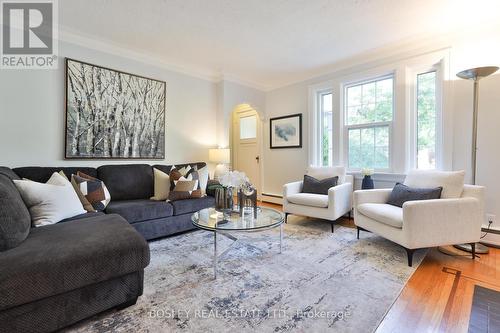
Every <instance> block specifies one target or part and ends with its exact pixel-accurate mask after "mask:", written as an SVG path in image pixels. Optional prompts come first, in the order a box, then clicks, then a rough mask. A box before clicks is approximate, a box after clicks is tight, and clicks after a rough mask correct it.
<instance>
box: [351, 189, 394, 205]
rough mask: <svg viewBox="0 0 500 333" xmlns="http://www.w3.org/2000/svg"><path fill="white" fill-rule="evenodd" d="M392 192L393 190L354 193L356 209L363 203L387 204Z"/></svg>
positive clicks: (358, 191)
mask: <svg viewBox="0 0 500 333" xmlns="http://www.w3.org/2000/svg"><path fill="white" fill-rule="evenodd" d="M391 192H392V189H391V188H381V189H375V190H357V191H354V208H356V207H357V206H358V205H361V204H363V203H387V200H389V196H390V195H391Z"/></svg>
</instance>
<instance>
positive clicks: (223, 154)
mask: <svg viewBox="0 0 500 333" xmlns="http://www.w3.org/2000/svg"><path fill="white" fill-rule="evenodd" d="M208 160H209V161H210V162H212V163H216V164H217V166H216V167H215V170H214V179H215V180H219V177H220V176H222V175H223V174H224V173H225V172H227V171H228V170H229V168H228V166H227V165H228V164H229V162H230V161H231V151H230V149H229V148H212V149H209V150H208Z"/></svg>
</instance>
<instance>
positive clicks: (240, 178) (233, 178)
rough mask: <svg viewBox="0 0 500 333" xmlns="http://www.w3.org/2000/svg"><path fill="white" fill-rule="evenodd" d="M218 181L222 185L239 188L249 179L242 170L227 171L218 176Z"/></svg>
mask: <svg viewBox="0 0 500 333" xmlns="http://www.w3.org/2000/svg"><path fill="white" fill-rule="evenodd" d="M219 182H220V183H221V185H222V186H224V187H231V188H240V187H241V186H242V185H243V184H245V183H248V182H249V179H248V177H247V176H246V175H245V173H244V172H240V171H228V172H226V173H224V174H223V175H222V176H221V177H220V178H219Z"/></svg>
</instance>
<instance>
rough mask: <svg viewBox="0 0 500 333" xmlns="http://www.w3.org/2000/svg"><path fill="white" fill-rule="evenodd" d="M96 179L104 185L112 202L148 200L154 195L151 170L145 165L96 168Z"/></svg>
mask: <svg viewBox="0 0 500 333" xmlns="http://www.w3.org/2000/svg"><path fill="white" fill-rule="evenodd" d="M90 176H92V175H90ZM97 178H98V179H100V180H102V181H103V182H104V184H106V187H107V188H108V190H109V193H110V194H111V199H112V200H135V199H149V198H151V197H152V196H153V195H154V179H153V168H152V167H151V166H150V165H147V164H125V165H103V166H101V167H99V168H97Z"/></svg>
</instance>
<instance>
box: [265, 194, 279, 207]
mask: <svg viewBox="0 0 500 333" xmlns="http://www.w3.org/2000/svg"><path fill="white" fill-rule="evenodd" d="M261 200H262V201H263V202H270V203H275V204H278V205H282V204H283V196H282V195H279V194H272V193H262V195H261Z"/></svg>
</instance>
